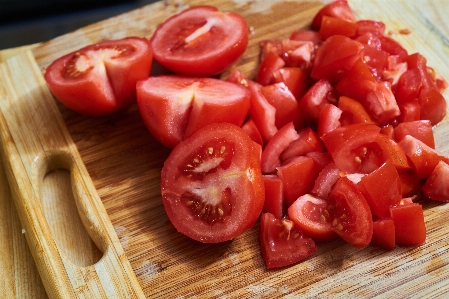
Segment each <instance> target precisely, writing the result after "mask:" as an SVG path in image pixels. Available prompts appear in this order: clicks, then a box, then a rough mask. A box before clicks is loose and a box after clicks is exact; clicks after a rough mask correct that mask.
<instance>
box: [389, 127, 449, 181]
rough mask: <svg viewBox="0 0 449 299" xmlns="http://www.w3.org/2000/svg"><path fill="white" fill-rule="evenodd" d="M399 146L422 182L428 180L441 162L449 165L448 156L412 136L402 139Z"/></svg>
mask: <svg viewBox="0 0 449 299" xmlns="http://www.w3.org/2000/svg"><path fill="white" fill-rule="evenodd" d="M398 144H399V146H400V147H401V148H402V149H403V150H404V152H405V154H406V155H407V157H408V158H409V160H410V161H411V163H412V165H413V169H414V171H415V173H416V176H417V177H418V179H420V180H421V179H426V178H428V177H429V176H430V174H431V173H432V171H433V170H434V169H435V167H436V166H437V164H438V163H439V162H440V161H444V162H446V163H449V159H448V158H447V157H446V156H444V155H443V154H441V153H439V152H438V151H436V150H435V149H433V148H431V147H429V146H428V145H426V144H425V143H424V142H422V141H420V140H418V139H416V138H415V137H412V136H410V135H407V136H405V137H404V138H402V140H401V141H400V142H399V143H398Z"/></svg>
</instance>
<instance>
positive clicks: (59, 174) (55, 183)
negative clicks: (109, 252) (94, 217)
mask: <svg viewBox="0 0 449 299" xmlns="http://www.w3.org/2000/svg"><path fill="white" fill-rule="evenodd" d="M41 162H43V163H42V164H41V167H38V168H40V169H39V171H40V177H41V180H42V182H41V188H40V190H39V193H40V196H39V197H40V202H41V206H42V210H43V213H44V215H45V218H46V220H47V223H48V225H49V227H50V231H51V233H52V236H53V238H54V240H55V242H56V245H57V246H58V248H59V250H60V251H61V252H62V253H64V254H65V256H66V257H67V258H68V259H69V260H70V261H71V262H72V263H73V264H74V265H78V266H81V267H86V266H90V265H93V264H95V263H97V262H98V261H99V260H100V259H101V258H102V256H103V252H102V251H101V250H100V249H99V248H98V247H97V246H96V244H95V243H94V241H93V240H92V239H91V237H90V235H89V233H88V232H87V230H86V228H85V227H84V224H83V222H82V220H81V217H80V215H79V213H78V209H77V206H76V202H75V197H74V195H73V192H72V182H71V175H70V171H69V170H68V169H69V168H70V163H71V162H70V158H68V157H67V156H66V155H64V154H63V155H59V154H57V153H56V154H50V155H48V156H46V157H45V159H43V161H41Z"/></svg>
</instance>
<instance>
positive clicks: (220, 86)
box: [136, 75, 250, 148]
mask: <svg viewBox="0 0 449 299" xmlns="http://www.w3.org/2000/svg"><path fill="white" fill-rule="evenodd" d="M136 88H137V102H138V105H139V110H140V113H141V115H142V118H143V120H144V122H145V124H146V126H147V128H148V130H149V131H150V132H151V134H152V135H153V136H154V138H156V140H158V141H159V142H160V143H162V144H163V145H165V146H167V147H169V148H173V147H174V146H176V145H177V144H178V143H179V142H181V141H182V140H184V139H185V138H187V137H189V136H191V135H192V134H193V133H194V132H195V131H197V130H198V129H200V128H202V127H204V126H206V125H208V124H211V123H216V122H229V123H232V124H235V125H237V126H241V125H242V124H243V122H244V120H245V118H246V116H247V114H248V111H249V105H250V92H249V90H248V89H247V88H245V87H243V86H241V85H238V84H234V83H231V82H227V81H224V80H219V79H214V78H193V77H181V76H168V75H167V76H158V77H150V78H148V79H146V80H143V81H139V82H138V83H137V87H136Z"/></svg>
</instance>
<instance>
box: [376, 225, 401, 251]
mask: <svg viewBox="0 0 449 299" xmlns="http://www.w3.org/2000/svg"><path fill="white" fill-rule="evenodd" d="M371 244H372V245H374V246H377V247H380V248H382V249H385V250H389V251H391V250H393V249H395V248H396V238H395V229H394V221H393V219H391V218H390V217H386V218H379V219H375V220H374V221H373V237H372V239H371Z"/></svg>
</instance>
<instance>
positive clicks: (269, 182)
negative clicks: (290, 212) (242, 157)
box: [262, 175, 285, 219]
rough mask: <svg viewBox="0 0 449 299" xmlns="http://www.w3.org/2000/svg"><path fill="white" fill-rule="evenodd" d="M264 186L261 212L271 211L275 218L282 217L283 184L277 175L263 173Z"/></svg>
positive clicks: (283, 210) (283, 213)
mask: <svg viewBox="0 0 449 299" xmlns="http://www.w3.org/2000/svg"><path fill="white" fill-rule="evenodd" d="M262 178H263V183H264V186H265V203H264V206H263V210H262V212H264V213H271V214H273V215H274V216H275V217H276V218H278V219H282V217H284V215H285V209H284V186H283V185H282V181H281V179H280V178H279V177H278V176H277V175H263V176H262Z"/></svg>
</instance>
